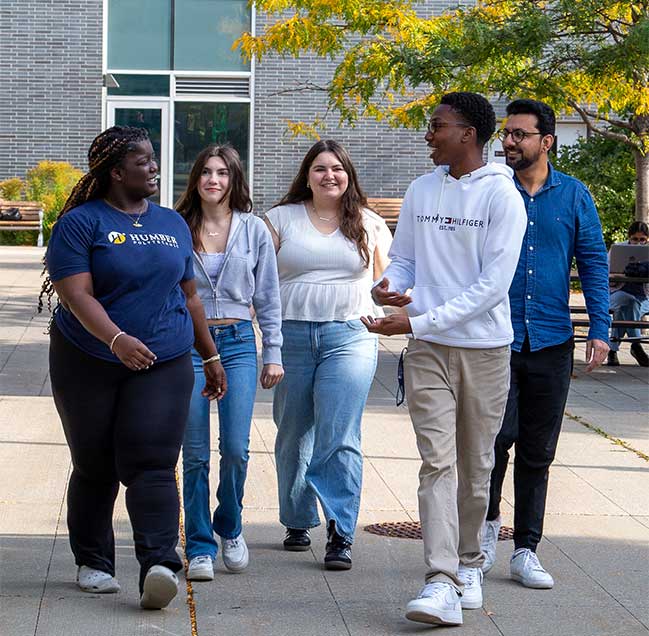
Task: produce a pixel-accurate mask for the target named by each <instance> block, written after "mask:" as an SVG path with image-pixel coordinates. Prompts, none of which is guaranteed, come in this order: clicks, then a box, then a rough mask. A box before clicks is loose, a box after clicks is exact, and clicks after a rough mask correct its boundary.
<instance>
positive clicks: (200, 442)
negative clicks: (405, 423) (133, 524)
mask: <svg viewBox="0 0 649 636" xmlns="http://www.w3.org/2000/svg"><path fill="white" fill-rule="evenodd" d="M176 207H177V209H178V211H179V212H180V213H181V214H182V215H183V217H184V218H185V220H186V221H187V224H188V225H189V229H190V230H191V233H192V239H193V244H194V271H195V276H196V279H195V280H196V287H197V290H198V294H199V296H200V299H201V301H202V303H203V307H204V308H205V315H206V317H207V321H208V325H209V328H210V333H211V334H212V337H213V338H214V341H215V343H216V345H217V349H218V351H219V353H220V356H221V362H222V363H223V367H224V369H225V373H226V378H227V382H228V391H227V393H226V394H225V396H224V397H223V398H222V399H221V400H220V401H219V403H218V409H219V452H220V455H221V460H220V466H219V486H218V489H217V492H216V497H217V500H218V506H217V508H216V511H215V512H214V518H213V519H212V518H211V517H210V508H209V497H210V488H209V464H210V409H209V401H208V400H207V398H205V397H203V396H202V395H201V389H202V387H203V385H204V384H205V382H204V380H203V363H204V361H203V360H201V357H200V356H199V355H198V353H196V352H195V351H194V352H193V361H194V373H195V377H196V383H195V387H194V392H193V394H192V400H191V404H190V408H189V417H188V420H187V427H186V431H185V438H184V442H183V496H184V508H185V531H186V536H187V545H186V554H187V559H188V560H189V569H188V573H187V578H188V579H190V580H193V581H211V580H212V579H213V578H214V565H213V561H214V559H215V557H216V553H217V549H218V546H217V543H216V541H215V540H214V533H216V534H217V535H219V536H220V537H221V548H222V554H223V562H224V564H225V566H226V567H227V568H228V569H229V570H230V571H233V572H240V571H242V570H244V569H245V568H246V567H247V565H248V558H249V557H248V548H247V546H246V542H245V539H244V537H243V534H242V523H241V510H242V503H241V502H242V499H243V488H244V482H245V479H246V470H247V465H248V442H249V437H250V423H251V420H252V411H253V406H254V401H255V391H256V386H257V351H256V345H255V334H254V331H253V328H252V321H251V317H252V314H253V309H254V312H256V315H257V320H258V322H259V326H260V327H261V332H262V359H263V369H262V372H261V378H260V379H261V385H262V387H263V388H266V389H268V388H271V387H273V386H275V385H276V384H277V383H278V382H279V381H280V380H281V379H282V377H283V375H284V370H283V368H282V359H281V346H282V334H281V307H280V296H279V281H278V276H277V262H276V258H275V250H274V247H273V241H272V238H271V235H270V232H269V231H268V228H267V227H266V225H265V224H264V222H263V221H262V220H261V219H260V218H257V217H256V216H254V215H253V214H252V201H251V200H250V195H249V188H248V184H247V183H246V180H245V177H244V174H243V168H242V166H241V160H240V159H239V155H238V154H237V152H236V150H234V149H233V148H231V147H229V146H209V147H208V148H206V149H205V150H203V151H202V152H201V153H200V154H199V155H198V157H197V158H196V162H195V163H194V166H193V167H192V170H191V173H190V175H189V182H188V185H187V190H186V191H185V193H184V194H183V195H182V197H181V198H180V200H179V201H178V204H177V206H176Z"/></svg>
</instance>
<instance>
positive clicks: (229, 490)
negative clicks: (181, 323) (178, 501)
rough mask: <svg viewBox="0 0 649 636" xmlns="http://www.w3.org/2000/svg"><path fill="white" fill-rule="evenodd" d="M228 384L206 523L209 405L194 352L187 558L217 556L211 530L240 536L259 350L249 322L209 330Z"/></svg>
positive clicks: (186, 446)
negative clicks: (213, 500)
mask: <svg viewBox="0 0 649 636" xmlns="http://www.w3.org/2000/svg"><path fill="white" fill-rule="evenodd" d="M210 333H211V334H212V337H213V338H214V342H215V343H216V347H217V349H218V351H219V353H220V354H221V362H222V364H223V367H224V368H225V374H226V377H227V380H228V390H227V393H226V394H225V397H224V398H223V399H222V400H221V401H220V402H219V403H218V409H219V453H220V456H221V460H220V464H219V487H218V489H217V491H216V498H217V500H218V506H217V508H216V511H215V512H214V519H213V520H212V519H211V518H210V485H209V472H210V403H209V400H207V398H204V397H203V396H202V395H201V390H202V389H203V386H204V385H205V376H204V374H203V364H202V361H201V357H200V356H199V355H198V353H197V352H196V351H192V361H193V363H194V378H195V382H194V390H193V393H192V399H191V403H190V406H189V416H188V419H187V428H186V430H185V439H184V442H183V499H184V509H185V533H186V537H187V547H186V553H187V558H188V559H193V558H194V557H196V556H200V555H209V556H211V557H212V558H214V557H215V556H216V552H217V544H216V541H215V540H214V536H213V533H212V530H214V532H216V534H218V535H219V536H220V537H223V538H225V539H233V538H234V537H236V536H238V535H239V534H240V533H241V510H242V508H243V506H242V500H243V486H244V483H245V481H246V472H247V469H248V444H249V440H250V422H251V420H252V410H253V407H254V404H255V392H256V389H257V350H256V347H255V334H254V331H253V329H252V323H251V322H249V321H244V322H239V323H236V324H234V325H228V326H225V327H210Z"/></svg>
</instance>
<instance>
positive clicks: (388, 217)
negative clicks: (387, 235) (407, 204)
mask: <svg viewBox="0 0 649 636" xmlns="http://www.w3.org/2000/svg"><path fill="white" fill-rule="evenodd" d="M402 201H403V199H381V198H369V199H368V200H367V206H368V207H369V208H371V209H372V210H374V211H375V212H376V213H377V214H378V215H379V216H381V217H382V218H383V220H384V221H385V222H386V224H387V226H388V227H389V228H390V231H391V232H392V234H394V230H395V229H396V227H397V221H398V220H399V212H400V211H401V202H402Z"/></svg>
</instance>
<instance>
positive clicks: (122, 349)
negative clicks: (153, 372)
mask: <svg viewBox="0 0 649 636" xmlns="http://www.w3.org/2000/svg"><path fill="white" fill-rule="evenodd" d="M113 353H114V354H115V355H116V356H117V357H118V358H119V361H120V362H121V363H122V364H123V365H124V366H127V367H128V368H129V369H131V370H132V371H142V369H148V368H149V367H150V366H151V365H152V364H153V363H154V362H155V361H156V360H157V359H158V358H157V356H156V355H155V353H153V351H151V350H150V349H149V348H148V347H147V346H146V345H145V344H144V343H143V342H141V341H140V340H138V339H137V338H134V337H133V336H129V335H128V334H126V333H125V334H124V335H123V336H120V337H119V338H117V340H115V342H114V343H113Z"/></svg>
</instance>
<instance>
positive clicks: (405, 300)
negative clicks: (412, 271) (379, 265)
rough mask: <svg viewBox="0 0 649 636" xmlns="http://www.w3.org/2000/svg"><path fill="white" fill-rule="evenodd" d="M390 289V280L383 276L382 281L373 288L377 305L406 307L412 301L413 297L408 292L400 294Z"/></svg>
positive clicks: (373, 296) (373, 295)
mask: <svg viewBox="0 0 649 636" xmlns="http://www.w3.org/2000/svg"><path fill="white" fill-rule="evenodd" d="M389 289H390V281H389V280H388V279H387V278H383V279H382V280H381V282H380V283H379V284H378V285H376V287H373V288H372V298H373V299H374V302H375V303H376V304H377V305H390V306H392V307H405V306H406V305H409V304H410V303H411V302H412V298H410V296H408V295H406V294H400V293H399V292H395V291H392V292H391V291H388V290H389Z"/></svg>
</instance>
